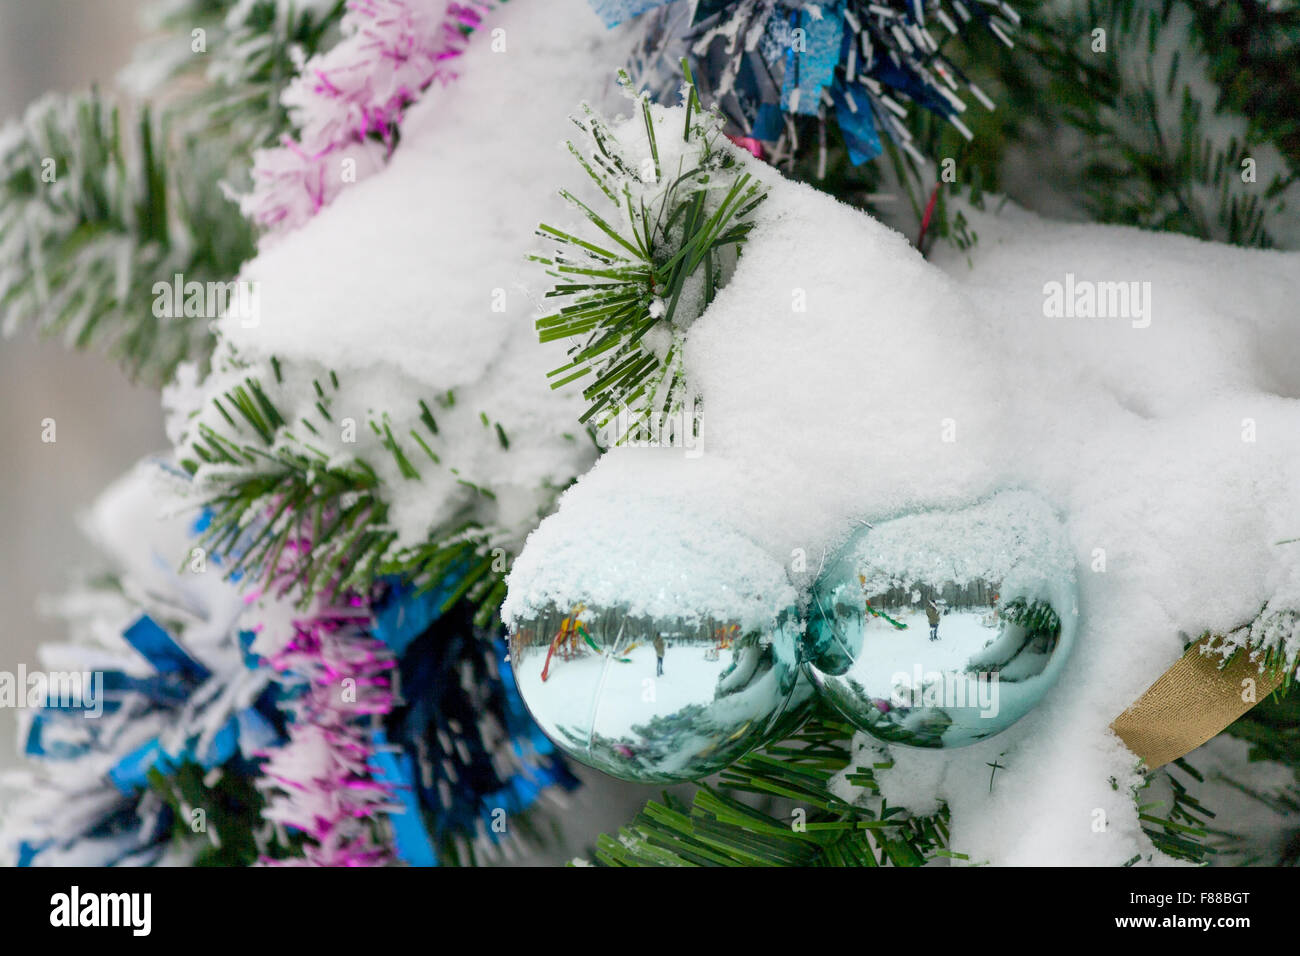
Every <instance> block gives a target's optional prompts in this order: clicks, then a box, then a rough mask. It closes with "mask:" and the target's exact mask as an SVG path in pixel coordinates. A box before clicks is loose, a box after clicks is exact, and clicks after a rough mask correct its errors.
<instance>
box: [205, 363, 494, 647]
mask: <svg viewBox="0 0 1300 956" xmlns="http://www.w3.org/2000/svg"><path fill="white" fill-rule="evenodd" d="M272 367H273V369H274V372H275V375H276V377H277V384H279V380H280V379H281V378H282V377H283V376H284V375H285V374H286V370H285V369H283V368H282V367H281V365H280V364H279V363H278V362H276V363H273V365H272ZM311 387H312V388H313V389H314V393H315V396H316V402H315V406H314V409H313V410H312V412H311V414H308V415H303V416H302V417H300V418H299V420H298V421H297V422H290V421H289V420H288V416H287V415H286V414H284V413H283V412H282V411H281V409H280V408H279V407H278V405H277V403H276V402H275V401H274V400H272V398H271V397H270V395H269V394H268V390H267V389H266V388H264V387H263V385H262V383H261V382H260V381H259V380H258V379H257V378H254V377H252V376H248V377H246V378H245V379H244V381H243V382H242V383H241V384H238V385H235V386H233V387H231V388H229V389H228V390H226V391H225V392H224V393H223V394H222V395H219V396H217V397H215V398H214V399H213V400H212V407H213V408H214V409H215V410H216V412H217V413H218V416H217V417H216V418H212V417H211V416H209V418H210V419H211V420H212V422H217V423H219V424H213V423H210V422H207V421H203V420H202V419H200V420H198V421H197V422H196V424H195V426H194V428H193V431H192V434H191V435H190V436H188V438H187V440H186V443H185V445H184V447H183V448H182V451H181V458H180V461H181V465H182V466H183V467H184V468H185V469H186V471H188V472H189V473H190V474H191V475H193V476H195V478H196V491H197V494H198V496H199V497H200V499H201V500H202V503H203V505H204V507H205V508H206V509H207V511H208V514H209V521H208V525H207V528H206V529H205V530H204V532H203V534H202V537H201V540H200V544H201V545H202V546H204V547H205V548H209V549H211V550H213V551H215V552H216V553H219V554H221V555H223V556H224V558H225V561H224V564H223V567H224V568H225V570H226V575H227V577H234V576H236V575H245V574H246V575H249V576H250V577H251V578H253V579H255V580H257V581H259V582H260V583H261V586H263V587H267V588H272V587H274V588H276V589H277V590H279V591H282V592H283V593H286V594H295V595H297V596H298V597H299V598H300V600H301V601H302V602H303V603H306V602H307V601H308V600H310V599H311V597H312V596H314V595H316V594H320V593H325V594H332V593H334V592H335V591H344V590H347V591H356V592H359V593H363V594H364V593H369V592H370V590H371V589H372V588H373V586H374V585H375V583H376V582H377V581H378V580H379V578H381V577H384V576H388V575H397V576H400V577H401V578H403V579H404V580H406V581H408V582H410V583H411V584H413V585H414V586H415V588H416V590H417V593H418V592H423V591H427V590H429V589H431V588H433V587H435V586H438V585H443V586H445V585H446V582H447V581H448V580H449V579H454V580H455V581H456V584H455V586H454V587H451V588H450V589H449V590H448V593H447V595H446V599H445V601H444V603H443V609H444V610H445V609H447V608H450V607H451V606H452V605H453V604H455V603H456V602H457V601H459V600H462V599H465V600H468V601H470V602H473V603H474V604H476V605H477V606H478V607H479V609H480V612H479V622H480V623H483V622H485V621H486V620H487V619H489V618H491V617H492V615H494V614H495V613H496V610H497V608H498V607H499V605H500V602H501V600H502V599H504V596H505V585H504V571H505V569H506V567H507V566H508V561H509V553H508V551H507V550H506V549H505V548H504V547H502V546H501V545H500V543H499V542H500V541H501V540H502V538H503V537H505V533H504V531H503V530H502V529H499V528H495V527H491V526H489V525H487V524H485V523H484V522H483V521H482V520H481V518H480V517H479V515H480V512H481V510H482V509H481V508H480V507H479V506H478V504H477V503H478V502H481V501H484V500H487V501H491V500H492V499H493V498H494V495H493V492H492V491H491V489H489V488H483V487H479V486H477V485H474V484H472V483H470V482H468V481H466V480H465V479H463V478H461V477H460V476H459V474H458V472H457V469H455V467H454V466H452V465H449V464H446V463H444V462H443V460H442V458H441V456H439V455H438V454H437V453H436V452H435V451H434V450H433V446H434V445H435V444H436V441H437V436H438V424H437V420H436V419H435V418H434V415H433V412H432V410H431V406H433V407H437V405H438V403H437V402H423V401H421V402H418V403H417V404H418V408H419V412H418V415H413V416H411V417H412V421H413V422H414V423H415V424H413V425H412V427H410V428H407V429H405V431H403V429H402V428H399V427H395V426H394V425H393V423H392V421H391V420H390V418H389V416H388V415H387V414H383V415H378V416H374V415H372V416H371V417H370V418H369V420H368V421H367V422H366V423H365V426H368V429H369V432H370V434H371V435H372V436H373V441H372V442H370V444H369V447H370V449H372V450H373V451H374V452H375V453H377V454H378V455H381V456H382V455H384V454H385V453H386V454H387V456H388V459H389V460H388V465H389V469H388V470H389V471H390V472H392V471H394V470H395V471H396V473H397V477H398V479H399V480H402V481H420V480H421V479H422V477H423V475H425V474H428V473H432V472H435V471H437V472H444V473H445V474H444V478H445V477H446V476H448V475H449V476H452V480H453V481H454V482H455V483H456V484H457V485H459V486H461V487H463V488H465V489H467V490H468V491H469V492H470V495H469V497H468V501H467V502H466V503H464V504H462V505H461V506H460V507H459V508H458V509H457V510H456V511H455V513H454V514H453V515H452V517H451V518H449V519H448V520H447V521H445V522H443V523H442V524H440V525H439V526H438V527H436V528H432V529H430V531H429V535H428V537H427V539H426V540H424V541H422V542H419V543H418V544H415V545H403V544H401V543H400V542H399V534H398V532H397V530H396V529H395V528H394V527H393V526H392V524H391V523H390V511H391V508H390V502H391V495H392V493H393V489H391V488H390V487H388V485H387V484H386V481H385V478H384V477H383V473H384V469H382V468H381V467H380V464H381V459H380V458H377V457H374V456H373V455H368V454H366V453H364V452H352V451H348V452H347V453H342V452H339V451H333V452H332V451H330V450H327V449H328V448H330V445H331V442H332V439H331V438H329V437H327V436H329V435H330V434H331V433H333V432H335V431H337V430H338V427H339V422H338V420H337V419H338V414H337V409H335V407H334V406H335V404H336V401H337V398H338V392H339V379H338V376H336V375H334V374H332V373H331V374H330V375H329V376H328V377H327V378H326V379H325V381H324V383H322V381H321V380H319V379H313V380H312V381H311ZM448 400H449V399H448V398H444V402H447V401H448ZM481 418H482V420H483V423H484V427H485V429H490V430H491V431H492V433H493V434H494V435H495V436H496V437H497V439H498V440H500V438H501V436H503V435H504V434H505V430H504V428H503V427H502V426H501V425H500V423H492V422H491V420H490V419H488V418H487V416H486V415H482V416H481ZM431 493H432V492H431Z"/></svg>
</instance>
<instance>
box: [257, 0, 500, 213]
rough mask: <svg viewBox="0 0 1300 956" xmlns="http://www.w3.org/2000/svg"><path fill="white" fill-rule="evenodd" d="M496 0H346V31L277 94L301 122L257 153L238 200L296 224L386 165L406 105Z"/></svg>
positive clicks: (448, 75) (439, 74)
mask: <svg viewBox="0 0 1300 956" xmlns="http://www.w3.org/2000/svg"><path fill="white" fill-rule="evenodd" d="M494 2H495V0H461V2H453V3H449V2H448V0H352V2H351V3H349V4H348V11H349V12H348V13H347V15H346V16H345V17H344V19H343V30H344V32H345V33H346V34H347V35H346V36H345V37H344V39H343V40H342V41H340V42H339V44H338V45H337V46H335V47H334V48H333V49H332V50H330V51H329V52H328V53H324V54H321V55H318V56H315V57H313V58H312V59H311V60H310V61H308V62H307V64H306V65H305V66H304V67H303V70H302V73H301V75H300V76H299V77H298V79H297V80H295V81H294V82H293V83H292V84H291V85H290V86H289V88H288V89H286V90H285V92H284V95H283V96H282V101H283V102H284V104H285V106H287V107H288V108H289V111H290V116H291V118H292V119H293V121H294V123H295V125H296V126H297V127H298V129H299V130H300V132H299V135H298V137H297V138H294V137H292V136H285V137H284V139H283V141H282V145H281V146H279V147H276V148H273V149H264V150H258V151H257V152H256V154H255V155H254V158H253V159H254V167H253V191H252V192H251V193H249V194H248V195H246V196H244V197H243V198H242V199H241V200H240V209H241V210H242V211H243V213H244V215H245V216H248V217H249V218H250V219H252V220H253V221H254V222H256V223H257V224H258V225H260V226H262V227H264V228H266V229H269V230H272V231H282V230H288V229H294V228H296V227H298V226H299V225H301V224H302V223H304V222H306V221H307V220H308V219H310V218H311V217H312V216H314V215H315V214H316V213H317V212H318V211H320V209H321V208H322V207H323V206H326V205H328V204H329V203H330V202H332V201H333V200H334V197H335V196H337V195H338V193H339V191H340V190H342V188H343V186H344V185H345V184H346V183H348V182H355V181H359V180H361V179H363V178H365V177H366V176H368V175H370V174H371V173H374V172H376V171H378V170H379V169H380V168H382V166H383V164H384V162H385V161H386V160H387V158H388V156H389V154H390V152H391V151H392V146H393V133H394V132H395V130H396V129H397V127H398V126H399V124H400V123H401V121H402V116H403V114H404V112H405V110H406V108H407V107H408V106H409V105H410V104H411V103H413V102H415V100H416V99H417V98H418V97H419V95H420V93H421V92H422V91H423V90H425V89H426V88H427V87H428V86H429V85H430V84H431V83H433V81H434V80H442V81H443V82H446V81H447V80H450V79H453V78H454V76H455V74H454V73H453V72H452V71H451V70H450V69H449V68H448V62H449V61H450V60H453V59H455V58H456V57H458V56H460V55H461V54H462V53H463V52H464V51H465V46H466V44H467V42H468V34H469V32H470V31H472V30H473V29H475V28H476V27H478V26H479V24H480V23H481V22H482V18H483V14H484V13H486V12H487V11H488V10H490V9H491V7H492V5H493V3H494Z"/></svg>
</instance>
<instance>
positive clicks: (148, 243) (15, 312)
mask: <svg viewBox="0 0 1300 956" xmlns="http://www.w3.org/2000/svg"><path fill="white" fill-rule="evenodd" d="M232 9H237V11H238V12H240V13H242V14H243V15H244V18H243V19H242V20H240V21H238V22H233V23H231V22H228V20H229V16H228V14H229V13H230V11H231V10H232ZM342 10H343V4H342V3H339V4H337V5H336V6H335V7H334V8H332V9H330V10H329V11H327V12H326V13H325V14H323V15H321V14H317V13H315V12H313V11H311V10H305V11H301V12H294V11H293V9H292V7H291V6H284V5H282V4H279V3H275V2H271V0H259V2H255V3H251V4H247V3H244V4H235V3H234V2H230V0H205V2H194V3H187V4H184V5H181V6H179V7H177V8H175V9H174V10H173V11H172V12H171V14H170V16H168V17H165V18H164V26H165V27H167V28H169V29H173V30H175V31H176V32H177V33H178V34H180V35H179V36H177V35H170V34H169V35H166V36H164V38H163V42H165V43H166V44H168V45H169V46H170V47H171V48H172V49H176V48H177V47H178V46H179V48H181V49H183V50H184V51H186V54H187V55H185V56H183V57H181V58H180V59H179V60H177V61H176V62H173V63H171V64H170V66H169V67H167V68H164V69H163V70H161V71H159V76H158V77H157V78H156V82H157V84H158V86H159V91H160V92H161V91H162V89H163V88H165V87H166V86H167V84H166V83H165V82H163V81H177V80H186V79H187V78H191V77H194V78H196V77H197V75H198V74H203V82H200V83H196V84H194V91H193V92H186V93H183V94H181V95H179V96H170V97H169V100H168V102H167V105H166V107H165V109H163V110H162V113H163V114H164V118H163V119H162V120H161V121H159V120H157V119H156V118H155V114H156V113H158V112H159V111H158V110H155V109H151V108H150V106H149V105H147V104H146V105H143V106H141V107H140V108H139V115H138V116H136V117H133V118H132V112H133V110H132V109H131V108H130V107H123V106H119V105H118V104H117V103H116V102H114V101H112V100H111V99H109V98H108V97H106V96H104V95H103V94H101V93H100V92H98V91H97V90H92V91H90V92H89V93H83V94H78V95H73V96H51V97H47V98H46V99H43V100H41V101H38V102H37V103H35V104H33V105H32V107H31V108H30V109H29V110H28V112H27V115H26V116H25V117H24V119H23V120H22V121H21V122H20V123H15V124H13V125H12V126H10V127H8V128H7V129H6V130H5V131H4V132H3V133H0V323H2V326H0V331H3V333H4V334H5V335H13V334H15V333H16V332H17V331H18V330H20V329H22V328H33V329H35V330H36V331H38V332H40V333H41V334H45V335H50V336H58V337H60V338H61V339H63V340H64V341H65V342H67V343H68V344H69V345H71V346H75V347H77V348H95V349H101V350H103V351H105V352H107V353H108V354H109V355H111V356H112V357H113V358H115V359H116V360H118V361H119V362H120V363H121V364H122V365H123V367H124V369H125V371H126V372H127V374H128V375H129V376H130V377H131V378H133V379H139V380H142V381H145V382H148V383H150V384H154V385H158V384H162V383H164V382H166V381H168V380H169V379H170V378H171V377H172V375H173V373H174V372H175V369H176V366H177V365H179V364H180V363H181V362H183V361H187V360H196V361H199V362H200V363H205V362H206V361H207V359H208V357H209V356H210V354H211V351H212V347H213V344H214V340H213V337H212V334H211V332H210V330H209V322H210V320H211V319H213V318H215V316H210V315H197V316H196V315H189V316H175V317H171V316H168V315H165V314H163V315H159V314H157V312H158V311H160V310H158V309H157V305H158V300H157V296H156V295H155V293H154V285H155V283H159V282H162V283H171V282H172V281H173V278H174V276H176V275H177V274H179V275H181V276H183V280H184V281H185V282H186V283H189V282H199V283H208V282H225V281H228V280H229V279H230V278H231V277H232V276H234V275H235V274H236V272H237V271H238V270H239V267H240V265H241V264H242V263H243V262H244V261H245V260H246V259H248V258H249V257H250V256H251V255H252V254H253V251H254V243H253V231H252V229H251V227H250V226H249V225H248V223H247V222H246V221H245V220H244V218H243V217H242V216H241V215H240V213H239V210H238V208H237V206H236V205H235V204H234V203H232V202H230V201H229V200H228V199H227V198H226V197H225V196H224V195H223V192H222V188H221V184H222V183H223V182H229V181H235V180H237V179H239V178H240V177H241V176H244V175H246V170H247V168H248V166H249V164H250V162H251V155H252V150H253V148H255V147H257V146H260V145H264V144H265V143H267V142H269V141H271V140H273V139H274V138H275V137H276V136H278V135H279V134H280V133H281V132H283V131H284V128H285V127H286V125H287V122H288V119H287V116H286V114H285V111H284V108H283V106H282V105H281V104H280V102H279V96H280V91H281V90H282V88H283V86H284V85H285V83H286V82H287V81H288V79H290V78H291V77H292V75H293V71H294V63H293V56H292V55H291V53H290V50H291V49H292V48H295V47H296V48H298V49H300V50H301V51H302V52H303V54H304V55H310V53H311V52H313V51H314V49H315V48H316V47H317V46H318V45H320V44H321V43H324V42H327V41H328V40H329V39H330V38H331V37H332V35H333V34H332V31H334V29H335V27H336V24H337V21H338V19H339V18H340V17H341V15H342ZM192 29H201V30H205V31H208V36H207V37H206V39H205V41H204V42H205V43H206V44H208V48H207V50H205V51H203V52H193V51H191V48H190V46H189V43H190V33H191V30H192ZM181 88H182V89H185V88H186V87H185V84H184V83H182V84H181ZM169 92H170V91H169Z"/></svg>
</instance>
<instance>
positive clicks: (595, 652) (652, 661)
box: [510, 609, 808, 782]
mask: <svg viewBox="0 0 1300 956" xmlns="http://www.w3.org/2000/svg"><path fill="white" fill-rule="evenodd" d="M510 654H511V663H512V666H513V668H514V673H515V676H516V679H517V681H518V684H519V691H520V693H521V695H522V696H523V699H524V701H525V703H526V704H527V705H528V709H529V710H530V711H531V712H532V715H533V718H534V719H535V720H536V721H537V723H538V724H539V725H540V726H541V728H542V730H544V731H545V732H546V734H547V735H548V736H549V737H551V738H552V739H553V740H555V741H556V742H557V743H559V744H560V745H561V746H562V747H563V748H564V749H565V751H566V752H568V753H569V754H570V755H571V756H573V757H575V758H576V759H578V760H581V761H582V762H583V763H586V764H589V765H590V766H592V767H595V768H597V769H599V770H603V771H605V772H606V773H609V774H612V775H613V776H616V777H622V778H624V779H628V780H638V781H643V782H666V781H672V780H682V779H693V778H698V777H701V776H704V775H706V774H708V773H711V772H713V771H715V770H717V769H719V768H720V767H723V766H726V765H727V764H729V763H731V762H732V761H734V760H735V759H736V758H738V757H740V756H741V755H743V754H744V753H745V752H747V751H749V750H751V749H752V748H754V747H755V746H758V745H759V744H761V743H763V742H764V741H765V740H766V739H767V738H768V736H769V734H770V733H771V732H772V730H773V728H774V727H775V726H776V725H777V724H778V723H779V721H780V720H781V718H782V716H783V715H785V714H786V713H787V712H788V707H787V705H788V704H789V702H790V700H791V696H792V691H793V690H794V689H795V685H796V683H797V682H798V680H799V670H798V666H797V662H796V646H795V637H794V634H793V632H792V631H791V630H788V629H787V628H786V626H785V625H781V626H778V627H777V628H776V629H774V631H773V632H772V633H770V634H754V633H751V634H740V633H739V629H738V628H736V627H734V626H731V625H727V624H720V623H715V622H711V621H708V622H704V623H702V624H699V625H695V626H686V625H683V624H682V623H681V622H662V621H654V620H652V619H649V618H629V617H625V616H623V615H621V614H620V613H618V612H617V611H604V612H597V611H592V610H588V609H579V610H577V613H576V614H575V613H572V612H570V613H560V612H558V611H555V612H551V613H546V614H541V615H538V616H536V617H534V618H532V619H530V620H528V621H525V622H522V623H521V625H520V626H519V627H518V628H516V630H515V631H514V633H513V634H512V635H511V639H510ZM661 666H662V673H661V672H660V671H661ZM807 691H808V689H807V687H806V685H805V692H804V693H803V694H801V695H798V696H799V697H800V699H801V700H802V698H805V697H806V696H807Z"/></svg>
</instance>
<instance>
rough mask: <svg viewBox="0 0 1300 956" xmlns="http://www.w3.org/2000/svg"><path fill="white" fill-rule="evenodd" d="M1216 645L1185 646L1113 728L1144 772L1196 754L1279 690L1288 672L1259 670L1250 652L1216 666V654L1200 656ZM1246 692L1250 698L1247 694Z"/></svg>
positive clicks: (1210, 638) (1202, 642) (1204, 641)
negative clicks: (1176, 658) (1144, 766)
mask: <svg viewBox="0 0 1300 956" xmlns="http://www.w3.org/2000/svg"><path fill="white" fill-rule="evenodd" d="M1216 640H1218V638H1216V637H1215V636H1214V635H1210V636H1207V637H1203V638H1201V640H1199V641H1197V642H1196V643H1195V644H1193V645H1192V646H1191V647H1189V648H1188V649H1187V651H1186V652H1185V653H1184V654H1183V656H1182V657H1180V658H1179V659H1178V660H1177V661H1175V662H1174V665H1173V666H1172V667H1171V668H1169V670H1167V671H1165V672H1164V673H1163V674H1161V675H1160V677H1159V678H1157V679H1156V682H1155V683H1154V684H1152V685H1151V686H1150V687H1148V688H1147V689H1146V692H1145V693H1144V694H1143V695H1142V696H1141V697H1139V698H1138V699H1137V700H1136V701H1134V702H1133V703H1132V704H1131V705H1130V706H1129V708H1128V709H1127V710H1126V711H1124V713H1122V714H1120V715H1119V716H1118V717H1116V718H1115V720H1114V721H1113V722H1112V723H1111V725H1110V728H1111V730H1113V731H1115V733H1117V734H1118V735H1119V738H1120V739H1121V740H1122V741H1124V743H1125V744H1126V745H1127V746H1128V749H1129V750H1131V751H1133V752H1134V753H1135V754H1137V755H1138V756H1139V757H1141V758H1142V760H1143V761H1144V762H1145V763H1146V766H1147V769H1148V770H1154V769H1156V768H1157V767H1163V766H1164V765H1165V764H1167V763H1169V762H1170V761H1173V760H1177V759H1178V758H1179V757H1181V756H1183V755H1184V754H1187V753H1190V752H1191V751H1193V750H1195V749H1196V748H1197V747H1199V746H1200V745H1201V744H1203V743H1205V742H1206V741H1207V740H1209V739H1210V738H1211V737H1213V736H1215V735H1216V734H1218V733H1219V732H1221V731H1222V730H1223V729H1224V728H1226V727H1227V726H1228V725H1229V724H1231V723H1232V722H1233V721H1234V720H1236V719H1237V718H1238V717H1240V716H1241V715H1242V714H1244V713H1245V712H1246V711H1248V710H1250V709H1251V708H1252V707H1254V706H1255V704H1256V703H1258V702H1259V701H1261V700H1263V699H1264V698H1265V697H1267V696H1268V695H1269V694H1271V693H1273V691H1275V690H1276V689H1277V688H1278V687H1279V686H1280V685H1281V683H1282V680H1283V678H1284V677H1285V674H1286V669H1285V668H1283V667H1265V668H1264V669H1263V670H1261V669H1260V667H1259V662H1258V661H1252V660H1251V659H1250V656H1251V655H1250V652H1249V651H1239V652H1238V653H1236V654H1235V655H1233V657H1232V658H1231V659H1230V660H1229V661H1228V663H1227V664H1226V665H1224V666H1222V667H1220V664H1222V663H1223V658H1222V657H1221V656H1220V655H1218V654H1214V653H1205V654H1203V653H1201V649H1202V648H1203V647H1205V646H1206V645H1207V644H1210V643H1211V642H1213V641H1216ZM1247 681H1253V684H1248V683H1246V682H1247ZM1250 688H1253V691H1254V693H1253V694H1251V695H1247V693H1246V691H1247V689H1250Z"/></svg>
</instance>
